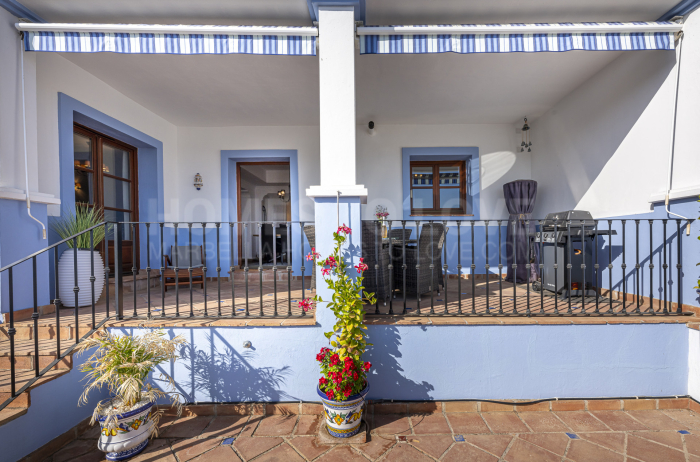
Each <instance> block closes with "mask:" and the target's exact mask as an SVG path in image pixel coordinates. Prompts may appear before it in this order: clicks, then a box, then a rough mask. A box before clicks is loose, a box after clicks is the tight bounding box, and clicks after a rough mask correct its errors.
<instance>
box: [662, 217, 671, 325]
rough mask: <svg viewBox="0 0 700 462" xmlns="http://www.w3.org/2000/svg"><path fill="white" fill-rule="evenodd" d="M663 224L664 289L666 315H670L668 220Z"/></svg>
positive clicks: (663, 221) (664, 220)
mask: <svg viewBox="0 0 700 462" xmlns="http://www.w3.org/2000/svg"><path fill="white" fill-rule="evenodd" d="M661 222H662V223H663V225H664V230H663V231H664V240H663V246H664V264H663V270H664V279H663V284H664V285H663V289H664V314H668V312H669V309H668V297H667V296H666V288H667V286H668V274H667V269H668V260H667V255H666V247H667V245H666V224H667V223H668V220H667V219H665V218H664V219H663V220H661Z"/></svg>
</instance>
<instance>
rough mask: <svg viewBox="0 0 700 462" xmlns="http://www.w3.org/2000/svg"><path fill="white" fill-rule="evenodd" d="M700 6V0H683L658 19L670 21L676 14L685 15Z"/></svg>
mask: <svg viewBox="0 0 700 462" xmlns="http://www.w3.org/2000/svg"><path fill="white" fill-rule="evenodd" d="M698 6H700V0H681V1H680V3H678V4H677V5H676V6H674V7H673V8H671V9H670V10H668V11H667V12H666V13H664V15H663V16H661V17H660V18H659V19H658V21H668V20H670V19H671V18H673V17H674V16H685V15H686V14H688V13H691V12H692V11H693V10H694V9H695V8H697V7H698Z"/></svg>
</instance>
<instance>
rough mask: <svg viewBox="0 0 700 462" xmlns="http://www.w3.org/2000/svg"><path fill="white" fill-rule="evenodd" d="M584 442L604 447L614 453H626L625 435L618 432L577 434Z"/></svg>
mask: <svg viewBox="0 0 700 462" xmlns="http://www.w3.org/2000/svg"><path fill="white" fill-rule="evenodd" d="M577 435H578V436H579V437H581V438H583V439H584V440H588V441H590V442H591V443H595V444H598V445H600V446H604V447H606V448H608V449H611V450H613V451H617V452H621V453H624V452H625V434H624V433H618V432H610V433H577Z"/></svg>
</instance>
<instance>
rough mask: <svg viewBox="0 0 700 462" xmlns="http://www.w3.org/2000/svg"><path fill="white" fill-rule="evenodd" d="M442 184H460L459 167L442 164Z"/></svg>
mask: <svg viewBox="0 0 700 462" xmlns="http://www.w3.org/2000/svg"><path fill="white" fill-rule="evenodd" d="M440 185H445V186H446V185H451V186H459V167H444V166H440Z"/></svg>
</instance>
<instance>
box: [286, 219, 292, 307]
mask: <svg viewBox="0 0 700 462" xmlns="http://www.w3.org/2000/svg"><path fill="white" fill-rule="evenodd" d="M285 226H286V227H287V248H286V249H285V250H286V254H285V259H286V260H287V316H291V315H292V259H291V258H290V255H289V253H290V251H291V249H292V248H291V245H290V244H291V239H292V237H291V234H292V233H291V231H292V223H291V222H289V221H288V222H286V224H285Z"/></svg>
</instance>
